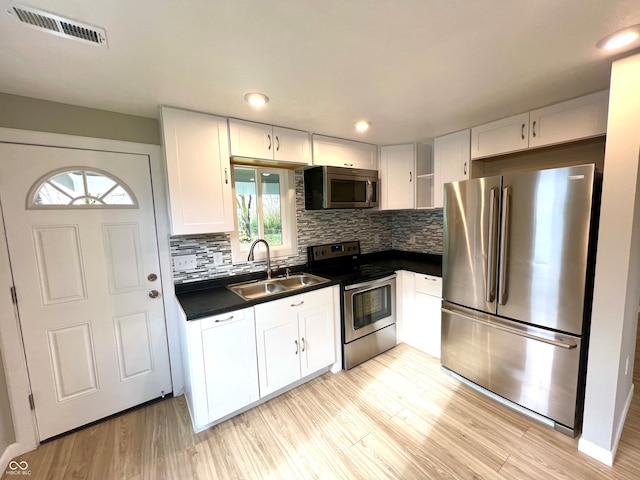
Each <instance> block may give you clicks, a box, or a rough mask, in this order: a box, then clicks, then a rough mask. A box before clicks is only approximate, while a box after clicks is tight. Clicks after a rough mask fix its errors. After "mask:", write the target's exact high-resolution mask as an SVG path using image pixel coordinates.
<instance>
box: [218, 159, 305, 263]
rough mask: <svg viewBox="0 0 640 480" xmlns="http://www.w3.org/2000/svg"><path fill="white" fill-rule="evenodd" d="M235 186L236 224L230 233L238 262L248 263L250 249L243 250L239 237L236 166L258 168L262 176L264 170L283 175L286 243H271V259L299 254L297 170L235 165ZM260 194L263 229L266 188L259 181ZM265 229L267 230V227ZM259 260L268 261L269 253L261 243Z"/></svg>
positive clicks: (257, 257)
mask: <svg viewBox="0 0 640 480" xmlns="http://www.w3.org/2000/svg"><path fill="white" fill-rule="evenodd" d="M231 166H232V168H231V185H232V190H233V202H234V203H233V224H234V227H235V229H234V231H233V232H231V233H230V235H229V236H230V240H231V257H232V261H233V263H234V264H236V263H248V260H247V256H248V251H243V250H241V249H240V239H239V236H238V229H239V225H238V223H239V222H238V208H237V204H236V180H235V169H236V167H239V168H251V169H254V170H256V175H257V177H256V178H260V176H261V175H262V173H271V174H278V175H279V176H280V214H281V218H282V245H269V249H270V253H271V260H274V259H277V258H284V257H290V256H295V255H297V254H298V229H297V228H296V227H297V225H296V188H295V177H294V172H293V170H288V169H283V168H274V167H264V166H259V165H241V164H232V165H231ZM256 189H257V192H256V195H257V205H256V208H257V211H258V216H259V218H260V224H261V229H262V230H263V229H264V224H263V221H264V220H263V219H264V217H263V213H262V190H261V182H260V181H257V182H256ZM263 231H264V230H263ZM254 259H255V261H264V260H266V259H267V252H266V249H265V247H264V245H262V244H259V245H258V246H256V250H255V251H254Z"/></svg>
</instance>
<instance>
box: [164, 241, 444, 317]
mask: <svg viewBox="0 0 640 480" xmlns="http://www.w3.org/2000/svg"><path fill="white" fill-rule="evenodd" d="M361 259H362V262H363V263H373V264H377V265H384V266H387V267H391V268H393V269H394V270H408V271H411V272H415V273H423V274H426V275H436V276H442V256H440V255H432V254H426V253H413V252H402V251H396V250H389V251H385V252H376V253H370V254H365V255H362V257H361ZM291 271H292V272H294V273H295V272H304V271H306V265H300V266H297V267H292V268H291ZM281 275H284V270H280V271H275V272H273V277H277V276H281ZM264 278H265V273H264V272H258V273H252V274H247V275H232V276H228V277H222V278H217V279H213V280H205V281H201V282H194V283H186V284H178V285H176V286H175V290H176V297H177V298H178V301H179V302H180V306H181V307H182V310H183V311H184V313H185V315H186V317H187V320H197V319H201V318H205V317H210V316H213V315H220V314H222V313H227V312H232V311H234V310H239V309H241V308H247V307H251V306H253V305H257V304H259V303H264V302H270V301H271V300H276V299H278V298H284V297H289V296H292V295H297V294H300V293H306V292H310V291H312V290H317V289H320V288H325V287H329V286H331V285H336V284H338V283H339V282H338V281H337V280H330V281H329V282H327V283H322V284H319V285H314V286H312V287H308V288H304V289H300V290H290V291H288V292H282V293H278V294H274V295H269V296H266V297H263V298H260V299H256V300H251V301H247V300H243V299H242V298H240V297H239V296H238V295H236V294H235V293H233V292H232V291H231V290H229V289H227V288H226V286H227V285H231V284H234V283H242V282H249V281H252V280H261V279H264Z"/></svg>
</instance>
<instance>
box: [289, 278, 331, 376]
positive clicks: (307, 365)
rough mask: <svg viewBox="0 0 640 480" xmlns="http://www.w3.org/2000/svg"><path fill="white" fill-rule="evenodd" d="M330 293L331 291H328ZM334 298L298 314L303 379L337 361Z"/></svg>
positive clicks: (329, 298)
mask: <svg viewBox="0 0 640 480" xmlns="http://www.w3.org/2000/svg"><path fill="white" fill-rule="evenodd" d="M328 291H329V292H330V289H329V290H328ZM332 299H333V296H332V295H331V294H329V295H328V298H327V300H328V302H325V303H324V304H323V305H321V306H317V307H314V308H305V309H301V310H300V311H299V312H298V334H299V335H300V374H301V376H302V377H305V376H307V375H310V374H312V373H314V372H317V371H318V370H320V369H321V368H324V367H326V366H328V365H331V364H332V363H334V362H335V361H336V351H335V342H334V337H333V332H334V320H333V301H332Z"/></svg>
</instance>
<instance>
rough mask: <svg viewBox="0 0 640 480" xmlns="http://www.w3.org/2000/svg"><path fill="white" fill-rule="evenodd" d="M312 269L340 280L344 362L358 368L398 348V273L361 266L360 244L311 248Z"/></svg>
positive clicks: (333, 244) (309, 257) (310, 262)
mask: <svg viewBox="0 0 640 480" xmlns="http://www.w3.org/2000/svg"><path fill="white" fill-rule="evenodd" d="M307 253H308V260H309V269H310V270H311V271H313V272H316V273H318V274H320V275H322V276H324V277H330V278H333V279H336V280H340V284H341V289H342V359H343V360H342V363H343V367H344V369H345V370H348V369H350V368H353V367H355V366H356V365H359V364H361V363H362V362H365V361H367V360H369V359H370V358H373V357H375V356H376V355H378V354H380V353H382V352H384V351H386V350H389V349H390V348H393V347H394V346H395V345H396V274H395V272H394V271H393V270H392V269H390V268H389V267H383V266H380V265H372V264H362V261H361V255H360V242H357V241H354V242H342V243H332V244H325V245H317V246H314V247H309V248H308V251H307Z"/></svg>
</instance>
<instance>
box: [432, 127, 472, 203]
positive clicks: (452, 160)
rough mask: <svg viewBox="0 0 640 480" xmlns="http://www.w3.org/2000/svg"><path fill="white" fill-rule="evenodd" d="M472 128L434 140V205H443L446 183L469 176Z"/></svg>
mask: <svg viewBox="0 0 640 480" xmlns="http://www.w3.org/2000/svg"><path fill="white" fill-rule="evenodd" d="M470 149H471V130H469V129H467V130H463V131H461V132H455V133H450V134H449V135H444V136H442V137H438V138H436V139H435V140H434V142H433V160H434V163H435V194H434V197H435V198H434V206H435V207H442V206H443V200H444V187H443V186H444V184H445V183H449V182H457V181H458V180H466V179H468V178H469V170H470V167H471V165H470V160H471V153H470Z"/></svg>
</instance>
